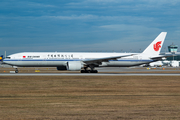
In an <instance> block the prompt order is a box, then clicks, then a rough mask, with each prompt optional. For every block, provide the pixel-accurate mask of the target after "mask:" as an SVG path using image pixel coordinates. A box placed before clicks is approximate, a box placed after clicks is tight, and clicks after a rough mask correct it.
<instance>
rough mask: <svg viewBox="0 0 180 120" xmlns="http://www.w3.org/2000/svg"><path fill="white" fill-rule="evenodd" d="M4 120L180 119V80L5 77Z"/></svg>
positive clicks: (0, 84)
mask: <svg viewBox="0 0 180 120" xmlns="http://www.w3.org/2000/svg"><path fill="white" fill-rule="evenodd" d="M0 119H2V120H4V119H32V120H33V119H35V120H41V119H54V120H55V119H58V120H59V119H62V120H64V119H72V120H77V119H83V120H86V119H88V120H89V119H103V120H104V119H138V120H139V119H163V120H164V119H180V79H179V77H178V76H147V77H142V76H119V77H117V76H110V77H107V76H42V77H41V76H28V77H26V76H0Z"/></svg>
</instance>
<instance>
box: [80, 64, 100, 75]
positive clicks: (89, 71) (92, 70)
mask: <svg viewBox="0 0 180 120" xmlns="http://www.w3.org/2000/svg"><path fill="white" fill-rule="evenodd" d="M88 67H90V69H91V70H87V68H88ZM88 67H84V70H81V73H98V71H97V70H94V66H93V65H92V66H91V65H90V66H88Z"/></svg>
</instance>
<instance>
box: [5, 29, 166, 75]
mask: <svg viewBox="0 0 180 120" xmlns="http://www.w3.org/2000/svg"><path fill="white" fill-rule="evenodd" d="M166 34H167V32H161V33H160V34H159V35H158V36H157V37H156V39H155V40H154V41H153V42H152V43H151V44H150V45H149V46H148V47H147V48H146V49H145V50H144V51H143V52H142V53H114V52H113V53H97V52H93V53H86V52H21V53H16V54H12V55H9V56H7V57H6V58H4V59H3V63H5V64H8V65H11V66H13V67H14V68H15V72H16V73H18V67H56V68H57V70H68V71H80V72H81V73H98V71H97V70H95V69H94V68H95V67H131V66H139V65H142V64H149V63H151V62H155V61H158V60H161V59H162V58H164V57H166V56H165V55H159V54H160V51H161V48H162V45H163V43H164V40H165V37H166ZM89 68H90V69H89Z"/></svg>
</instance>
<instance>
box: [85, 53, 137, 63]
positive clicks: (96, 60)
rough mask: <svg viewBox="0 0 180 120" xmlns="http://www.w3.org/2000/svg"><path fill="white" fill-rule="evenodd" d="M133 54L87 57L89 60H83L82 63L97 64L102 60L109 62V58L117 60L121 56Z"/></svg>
mask: <svg viewBox="0 0 180 120" xmlns="http://www.w3.org/2000/svg"><path fill="white" fill-rule="evenodd" d="M133 55H135V54H128V55H122V56H113V57H106V58H97V59H89V60H83V62H84V63H86V64H95V65H99V64H101V63H102V62H109V60H117V59H119V58H122V57H127V56H133Z"/></svg>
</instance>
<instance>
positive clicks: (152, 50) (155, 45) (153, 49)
mask: <svg viewBox="0 0 180 120" xmlns="http://www.w3.org/2000/svg"><path fill="white" fill-rule="evenodd" d="M166 34H167V32H161V33H160V34H159V35H158V36H157V37H156V39H155V40H154V41H153V42H152V43H151V44H150V45H149V46H148V47H147V48H146V49H145V50H144V51H143V54H147V55H148V56H158V55H159V53H160V51H161V48H162V46H163V43H164V40H165V37H166Z"/></svg>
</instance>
